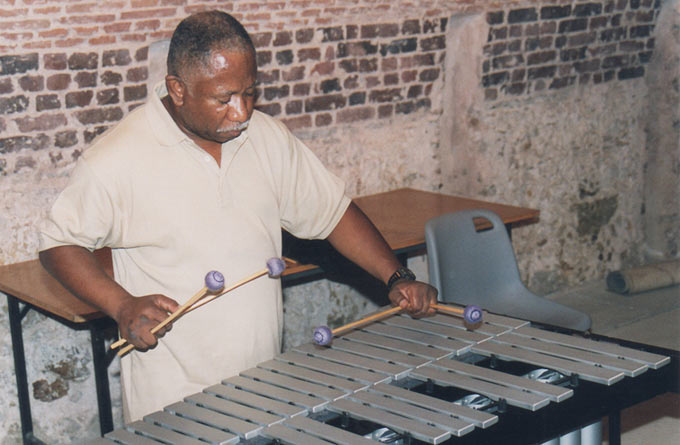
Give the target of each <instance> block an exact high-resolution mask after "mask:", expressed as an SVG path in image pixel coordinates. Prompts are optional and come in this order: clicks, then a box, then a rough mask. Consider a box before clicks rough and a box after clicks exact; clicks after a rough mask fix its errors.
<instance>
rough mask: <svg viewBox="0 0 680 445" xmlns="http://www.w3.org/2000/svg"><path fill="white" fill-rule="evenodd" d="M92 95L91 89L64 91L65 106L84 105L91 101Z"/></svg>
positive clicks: (80, 106)
mask: <svg viewBox="0 0 680 445" xmlns="http://www.w3.org/2000/svg"><path fill="white" fill-rule="evenodd" d="M92 96H94V93H93V92H92V90H86V91H72V92H70V93H66V108H75V107H79V108H82V107H86V106H88V105H89V104H90V102H92Z"/></svg>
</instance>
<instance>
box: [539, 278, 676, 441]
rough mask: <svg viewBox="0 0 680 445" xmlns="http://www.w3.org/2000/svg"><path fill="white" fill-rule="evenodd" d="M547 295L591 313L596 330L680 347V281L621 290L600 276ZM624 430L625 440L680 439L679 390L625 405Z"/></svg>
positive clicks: (668, 346) (599, 332)
mask: <svg viewBox="0 0 680 445" xmlns="http://www.w3.org/2000/svg"><path fill="white" fill-rule="evenodd" d="M547 298H549V299H551V300H554V301H557V302H559V303H562V304H565V305H568V306H571V307H573V308H574V309H578V310H581V311H583V312H586V313H588V314H589V315H590V317H591V318H592V320H593V326H592V331H593V332H594V333H596V334H602V335H606V336H609V337H614V338H622V339H626V340H631V341H636V342H640V343H645V344H651V345H656V346H661V347H664V348H670V349H674V350H680V286H673V287H667V288H664V289H657V290H653V291H647V292H642V293H639V294H635V295H619V294H616V293H613V292H609V291H607V290H606V285H605V283H604V281H597V282H591V283H586V284H584V285H582V286H578V287H576V288H570V289H568V290H565V291H561V292H557V293H555V294H551V295H549V296H547ZM678 378H679V379H680V376H678ZM605 429H606V422H605ZM621 429H622V432H623V436H622V439H621V441H622V444H623V445H643V444H644V445H647V444H672V443H680V395H678V394H666V395H663V396H659V397H656V398H654V399H652V400H650V401H648V402H645V403H642V404H639V405H636V406H634V407H631V408H629V409H627V410H624V411H623V412H622V414H621ZM604 435H605V439H606V435H607V433H606V431H605V433H604ZM605 443H608V442H607V441H605Z"/></svg>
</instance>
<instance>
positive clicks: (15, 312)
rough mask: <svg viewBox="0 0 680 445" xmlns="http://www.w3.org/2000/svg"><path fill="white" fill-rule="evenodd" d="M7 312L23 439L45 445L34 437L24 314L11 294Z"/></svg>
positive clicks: (27, 442)
mask: <svg viewBox="0 0 680 445" xmlns="http://www.w3.org/2000/svg"><path fill="white" fill-rule="evenodd" d="M7 310H8V312H9V331H10V335H11V337H12V353H13V355H14V374H15V375H16V379H17V397H18V398H19V416H20V418H21V437H22V439H23V441H24V443H25V444H36V445H44V442H42V441H41V440H39V439H37V438H36V437H35V436H33V418H32V416H31V399H30V394H29V392H28V377H27V375H26V356H25V353H24V336H23V332H22V328H21V320H22V318H23V314H22V313H21V310H20V309H19V300H17V299H16V298H14V297H13V296H11V295H9V294H7Z"/></svg>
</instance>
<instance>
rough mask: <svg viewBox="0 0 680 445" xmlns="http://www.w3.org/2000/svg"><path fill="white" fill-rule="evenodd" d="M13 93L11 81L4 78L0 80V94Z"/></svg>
mask: <svg viewBox="0 0 680 445" xmlns="http://www.w3.org/2000/svg"><path fill="white" fill-rule="evenodd" d="M12 91H14V86H12V79H11V78H9V77H5V78H4V79H0V94H8V93H11V92H12Z"/></svg>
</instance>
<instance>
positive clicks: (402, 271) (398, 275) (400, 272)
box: [387, 267, 416, 292]
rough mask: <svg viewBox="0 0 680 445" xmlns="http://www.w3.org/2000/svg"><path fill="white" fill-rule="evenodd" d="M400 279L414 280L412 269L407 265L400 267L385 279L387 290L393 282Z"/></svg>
mask: <svg viewBox="0 0 680 445" xmlns="http://www.w3.org/2000/svg"><path fill="white" fill-rule="evenodd" d="M400 280H408V281H415V280H416V274H414V273H413V271H412V270H411V269H409V268H408V267H400V268H399V269H397V270H396V271H395V272H394V273H393V274H392V276H391V277H390V279H389V280H387V292H389V291H391V290H392V286H394V283H396V282H397V281H400Z"/></svg>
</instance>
